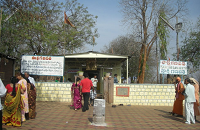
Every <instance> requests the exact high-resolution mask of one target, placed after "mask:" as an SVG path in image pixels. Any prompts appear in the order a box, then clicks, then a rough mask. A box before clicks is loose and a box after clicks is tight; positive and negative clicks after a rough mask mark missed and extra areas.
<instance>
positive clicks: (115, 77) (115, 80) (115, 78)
mask: <svg viewBox="0 0 200 130" xmlns="http://www.w3.org/2000/svg"><path fill="white" fill-rule="evenodd" d="M114 83H118V80H117V74H115V75H114Z"/></svg>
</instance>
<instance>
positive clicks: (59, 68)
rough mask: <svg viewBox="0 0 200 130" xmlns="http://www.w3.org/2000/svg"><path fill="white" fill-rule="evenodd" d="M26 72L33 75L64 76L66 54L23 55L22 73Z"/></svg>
mask: <svg viewBox="0 0 200 130" xmlns="http://www.w3.org/2000/svg"><path fill="white" fill-rule="evenodd" d="M25 72H29V74H31V75H49V76H63V73H64V56H38V55H33V56H30V55H28V56H27V55H23V56H22V60H21V73H22V74H24V73H25Z"/></svg>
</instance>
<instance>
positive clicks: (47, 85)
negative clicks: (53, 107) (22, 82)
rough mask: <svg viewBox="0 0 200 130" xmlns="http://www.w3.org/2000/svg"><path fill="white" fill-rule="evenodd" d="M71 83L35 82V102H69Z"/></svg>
mask: <svg viewBox="0 0 200 130" xmlns="http://www.w3.org/2000/svg"><path fill="white" fill-rule="evenodd" d="M71 85H72V84H71V83H60V82H58V83H57V82H37V83H36V91H37V98H36V100H37V101H60V102H71Z"/></svg>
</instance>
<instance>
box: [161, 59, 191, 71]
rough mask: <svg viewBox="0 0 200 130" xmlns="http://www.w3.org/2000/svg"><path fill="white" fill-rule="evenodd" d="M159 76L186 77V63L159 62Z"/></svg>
mask: <svg viewBox="0 0 200 130" xmlns="http://www.w3.org/2000/svg"><path fill="white" fill-rule="evenodd" d="M159 73H160V74H175V75H187V62H184V61H168V60H160V69H159Z"/></svg>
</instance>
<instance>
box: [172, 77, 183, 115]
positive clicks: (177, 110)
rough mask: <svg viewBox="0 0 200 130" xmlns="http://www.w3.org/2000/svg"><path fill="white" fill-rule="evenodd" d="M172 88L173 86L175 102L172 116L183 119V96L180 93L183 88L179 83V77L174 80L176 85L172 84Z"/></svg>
mask: <svg viewBox="0 0 200 130" xmlns="http://www.w3.org/2000/svg"><path fill="white" fill-rule="evenodd" d="M174 86H175V93H176V95H175V98H176V100H175V101H174V106H173V111H172V115H174V114H177V116H178V117H183V100H184V95H183V94H182V92H183V91H184V89H185V88H184V86H183V84H182V83H181V78H180V77H177V78H176V83H174Z"/></svg>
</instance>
